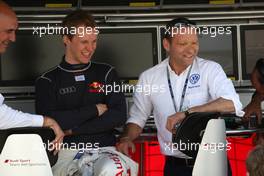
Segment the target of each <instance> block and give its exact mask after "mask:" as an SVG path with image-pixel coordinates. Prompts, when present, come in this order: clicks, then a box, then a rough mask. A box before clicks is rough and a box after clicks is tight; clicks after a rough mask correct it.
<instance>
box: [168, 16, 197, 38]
mask: <svg viewBox="0 0 264 176" xmlns="http://www.w3.org/2000/svg"><path fill="white" fill-rule="evenodd" d="M175 27H196V23H195V22H194V21H191V20H189V19H188V18H185V17H179V18H175V19H173V20H171V21H169V22H168V23H167V24H166V29H172V28H175ZM170 31H171V30H170ZM165 38H166V39H168V40H170V39H171V38H172V35H171V33H166V34H165Z"/></svg>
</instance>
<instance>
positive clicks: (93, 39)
mask: <svg viewBox="0 0 264 176" xmlns="http://www.w3.org/2000/svg"><path fill="white" fill-rule="evenodd" d="M81 27H84V26H81ZM63 41H64V44H65V46H66V50H65V52H66V54H65V58H66V61H67V62H68V63H70V64H87V63H88V62H90V60H91V57H92V55H93V54H94V51H95V49H96V44H97V34H96V33H95V32H92V33H85V34H84V35H78V34H77V35H74V36H73V37H72V38H71V39H70V38H69V37H68V36H66V35H65V36H64V37H63Z"/></svg>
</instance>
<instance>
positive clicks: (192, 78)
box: [189, 74, 200, 84]
mask: <svg viewBox="0 0 264 176" xmlns="http://www.w3.org/2000/svg"><path fill="white" fill-rule="evenodd" d="M189 79H190V83H192V84H196V83H197V82H198V81H199V79H200V75H199V74H192V75H191V76H190V77H189Z"/></svg>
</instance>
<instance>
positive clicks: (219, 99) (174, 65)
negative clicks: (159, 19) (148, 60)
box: [117, 18, 243, 176]
mask: <svg viewBox="0 0 264 176" xmlns="http://www.w3.org/2000/svg"><path fill="white" fill-rule="evenodd" d="M195 25H196V24H195V23H194V22H192V21H190V20H188V19H186V18H177V19H174V20H172V21H170V22H169V23H168V24H167V26H166V34H165V38H164V39H163V47H164V48H165V50H166V51H167V53H168V55H169V57H168V58H167V59H165V60H164V61H163V62H162V63H160V64H158V65H156V66H154V67H153V68H150V69H148V70H147V71H145V72H143V73H142V74H141V76H140V78H139V82H138V85H137V86H141V87H144V86H151V87H154V86H155V87H159V88H160V89H159V90H160V91H157V89H155V91H154V89H152V92H151V93H150V94H146V93H144V92H139V91H136V92H135V94H134V98H133V100H134V104H133V106H132V107H131V109H130V118H129V119H128V120H127V125H126V127H125V129H124V133H123V134H122V135H121V137H120V142H119V144H118V145H117V147H118V150H119V151H121V152H123V153H125V154H128V149H129V148H130V147H132V149H133V148H134V145H133V143H132V141H133V140H134V139H136V138H137V137H138V136H139V135H140V133H141V132H142V129H143V127H144V125H145V123H146V121H147V118H148V117H149V116H150V115H151V113H152V112H153V115H154V119H155V123H156V126H157V133H158V134H157V135H158V140H159V144H160V149H161V152H162V154H164V155H165V156H166V163H165V167H164V175H165V176H173V175H176V174H177V176H191V175H192V168H193V167H190V166H189V165H188V164H186V163H190V162H189V161H188V162H186V159H187V158H188V156H186V155H185V154H183V153H182V152H180V151H178V150H170V149H169V148H171V147H172V130H173V128H174V127H175V125H176V124H178V123H180V122H181V121H182V120H183V119H184V118H185V117H186V115H188V114H189V113H192V112H235V113H236V114H237V115H239V116H243V112H242V111H241V108H242V105H241V103H240V101H239V97H238V95H237V94H236V91H235V89H234V86H233V84H232V82H231V81H230V80H229V79H228V78H227V77H226V74H225V73H224V71H223V69H222V67H221V66H220V65H219V64H217V63H215V62H213V61H209V60H204V59H202V58H199V57H198V56H197V53H198V49H199V44H198V37H197V34H196V29H195ZM168 31H170V32H168ZM168 146H171V147H168ZM190 160H191V159H190ZM192 162H193V161H192Z"/></svg>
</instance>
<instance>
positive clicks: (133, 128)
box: [120, 123, 142, 141]
mask: <svg viewBox="0 0 264 176" xmlns="http://www.w3.org/2000/svg"><path fill="white" fill-rule="evenodd" d="M141 132H142V128H141V127H140V126H138V125H137V124H134V123H128V124H127V125H126V126H125V129H124V132H123V134H122V135H121V136H120V139H129V140H131V141H133V140H135V139H136V138H137V137H138V136H139V135H140V134H141Z"/></svg>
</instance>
